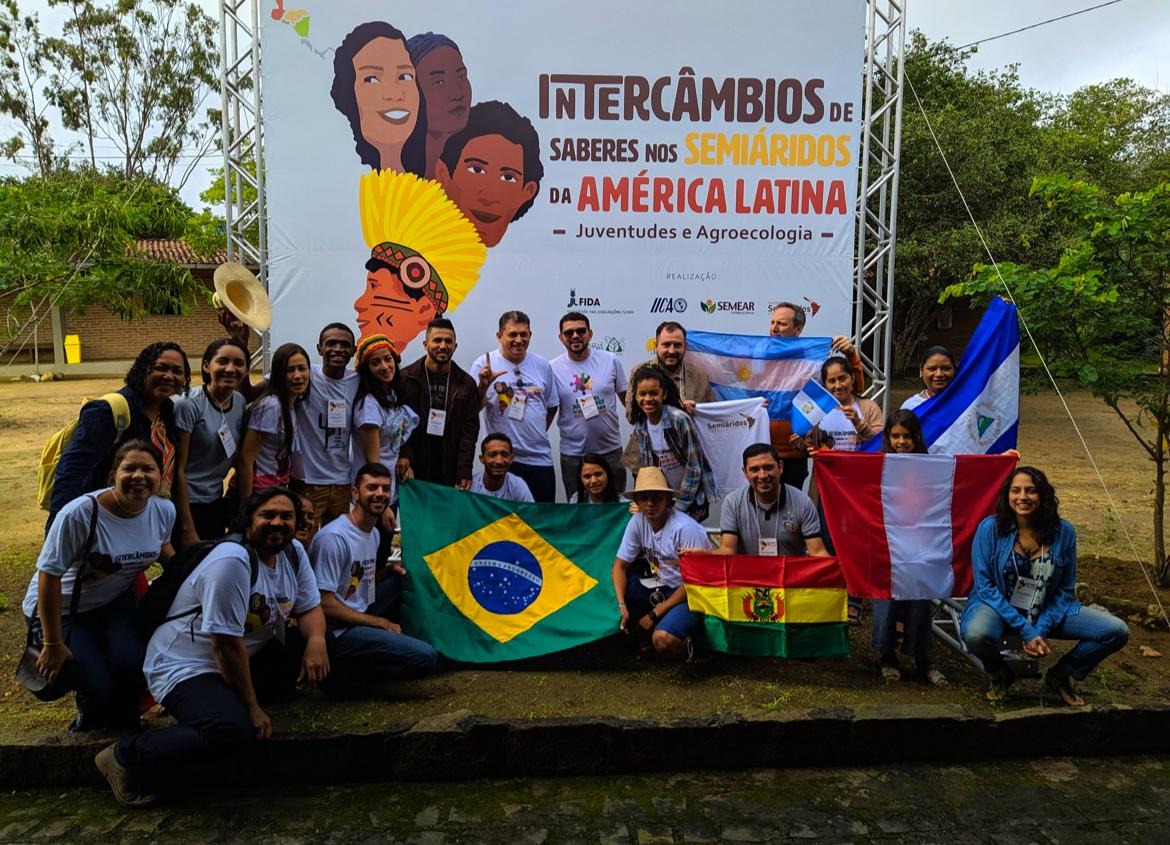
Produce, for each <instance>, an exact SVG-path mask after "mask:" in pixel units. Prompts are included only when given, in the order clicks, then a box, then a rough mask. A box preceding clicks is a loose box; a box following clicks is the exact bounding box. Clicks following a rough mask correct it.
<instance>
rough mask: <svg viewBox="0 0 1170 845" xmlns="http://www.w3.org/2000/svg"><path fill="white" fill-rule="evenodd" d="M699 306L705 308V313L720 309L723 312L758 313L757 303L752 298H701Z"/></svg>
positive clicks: (712, 312)
mask: <svg viewBox="0 0 1170 845" xmlns="http://www.w3.org/2000/svg"><path fill="white" fill-rule="evenodd" d="M699 307H700V308H702V309H703V312H704V313H705V314H714V313H715V312H716V311H718V312H719V313H721V314H754V313H756V303H755V302H752V301H751V300H739V301H737V302H732V301H730V300H727V299H720V300H718V301H716V300H714V299H707V300H700V301H699Z"/></svg>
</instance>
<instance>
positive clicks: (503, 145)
mask: <svg viewBox="0 0 1170 845" xmlns="http://www.w3.org/2000/svg"><path fill="white" fill-rule="evenodd" d="M435 177H436V178H437V179H438V180H439V182H440V183H441V184H442V185H443V189H444V190H445V191H446V192H447V196H449V197H450V198H451V200H452V201H453V202H454V203H455V204H456V205H457V206H459V208H460V210H461V211H462V212H463V213H464V214H466V215H467V218H468V219H469V220H470V221H471V223H472V225H474V226H475V231H477V232H478V233H479V237H480V239H481V240H482V241H483V242H484V245H485V246H489V247H492V246H495V245H496V244H498V243H499V242H500V241H501V240H503V238H504V233H505V232H506V231H508V224H509V223H511V222H512V218H513V217H515V216H516V212H517V211H519V210H520V206H522V205H524V203H526V202H528V201H529V200H530V199H532V198H533V197H534V196H536V191H537V187H538V186H537V184H536V183H535V182H525V181H524V148H523V147H522V146H520V145H519V144H513V143H512V142H511V141H509V140H508V139H507V138H505V137H504V136H503V135H480V136H479V137H477V138H472V139H471V140H470V141H468V142H467V143H466V144H465V145H464V147H463V152H462V153H460V155H459V163H458V164H457V165H456V167H455V172H454V173H452V172H451V171H449V170H448V169H447V165H445V164H444V163H443V162H442V161H440V162H438V163H437V164H436V165H435Z"/></svg>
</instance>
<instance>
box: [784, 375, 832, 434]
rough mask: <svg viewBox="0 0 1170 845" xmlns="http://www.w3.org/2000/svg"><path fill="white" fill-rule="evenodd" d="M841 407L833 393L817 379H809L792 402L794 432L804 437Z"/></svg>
mask: <svg viewBox="0 0 1170 845" xmlns="http://www.w3.org/2000/svg"><path fill="white" fill-rule="evenodd" d="M839 407H841V403H840V402H838V401H837V399H836V398H835V397H834V396H833V394H832V393H830V392H829V391H827V390H825V388H824V387H822V386H821V383H820V382H819V381H817V380H816V379H809V380H808V381H807V382H806V383H805V385H804V387H802V388H801V389H800V392H799V393H797V394H796V397H795V398H794V399H793V400H792V431H793V432H794V433H796V434H799V435H800V436H801V437H804V436H805V435H806V434H808V433H809V432H810V431H812V430H813V427H814V426H816V425H818V424H819V423H820V421H821V420H823V419H824V418H825V414H827V413H829V412H830V411H835V410H837V408H839Z"/></svg>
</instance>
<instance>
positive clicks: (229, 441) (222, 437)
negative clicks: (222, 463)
mask: <svg viewBox="0 0 1170 845" xmlns="http://www.w3.org/2000/svg"><path fill="white" fill-rule="evenodd" d="M216 435H218V437H219V442H220V443H222V444H223V450H224V451H225V452H227V456H228V460H229V461H230V460H231V459H232V456H233V455H235V454H236V438H235V437H233V436H232V430H231V429H230V428H228V424H227V423H226V422H225V423H224V424H223V425H221V426H220V427H219V431H217V432H216Z"/></svg>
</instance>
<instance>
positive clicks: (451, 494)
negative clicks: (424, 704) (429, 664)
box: [401, 480, 630, 663]
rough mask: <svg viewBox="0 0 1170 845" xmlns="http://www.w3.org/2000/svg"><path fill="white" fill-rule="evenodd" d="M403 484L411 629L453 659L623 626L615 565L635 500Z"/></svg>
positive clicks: (515, 650)
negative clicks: (513, 497) (574, 500)
mask: <svg viewBox="0 0 1170 845" xmlns="http://www.w3.org/2000/svg"><path fill="white" fill-rule="evenodd" d="M401 489H402V492H401V498H402V513H401V523H402V562H403V565H404V566H405V567H406V571H407V573H408V577H407V578H406V579H405V580H404V582H403V595H402V621H403V628H404V630H405V631H406V632H407V633H409V634H410V635H411V636H414V637H418V638H419V639H422V640H425V641H426V642H429V643H430V644H431V645H433V646H434V647H435V648H436V649H437V650H438V651H439V652H440V653H441V654H443V655H445V656H446V657H449V658H451V659H452V660H460V661H464V662H468V663H489V662H496V661H501V660H519V659H522V658H526V657H535V656H537V655H541V654H548V653H550V652H554V651H560V650H562V649H566V648H572V647H573V646H577V645H581V644H583V643H587V642H592V641H593V640H596V639H599V638H601V637H604V636H607V635H609V634H612V633H614V632H615V631H617V626H618V619H619V616H618V611H617V600H616V599H615V598H614V592H613V581H612V578H611V571H612V569H613V561H614V555H615V554H616V553H617V548H618V546H619V545H620V543H621V538H622V532H623V531H624V530H625V527H626V523H627V522H628V521H629V518H630V515H629V511H628V507H629V506H628V505H626V504H616V503H615V504H611V505H609V504H607V505H586V506H573V507H569V506H566V505H548V504H530V503H526V502H509V501H504V500H501V499H495V498H493V497H491V496H479V495H476V494H474V493H465V492H462V491H460V490H456V489H454V488H451V487H444V486H441V485H437V484H429V483H427V482H425V481H417V480H416V481H410V482H408V483H406V484H404V485H403V486H402V488H401ZM584 511H588V515H589V518H588V519H582V516H583V512H584Z"/></svg>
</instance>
